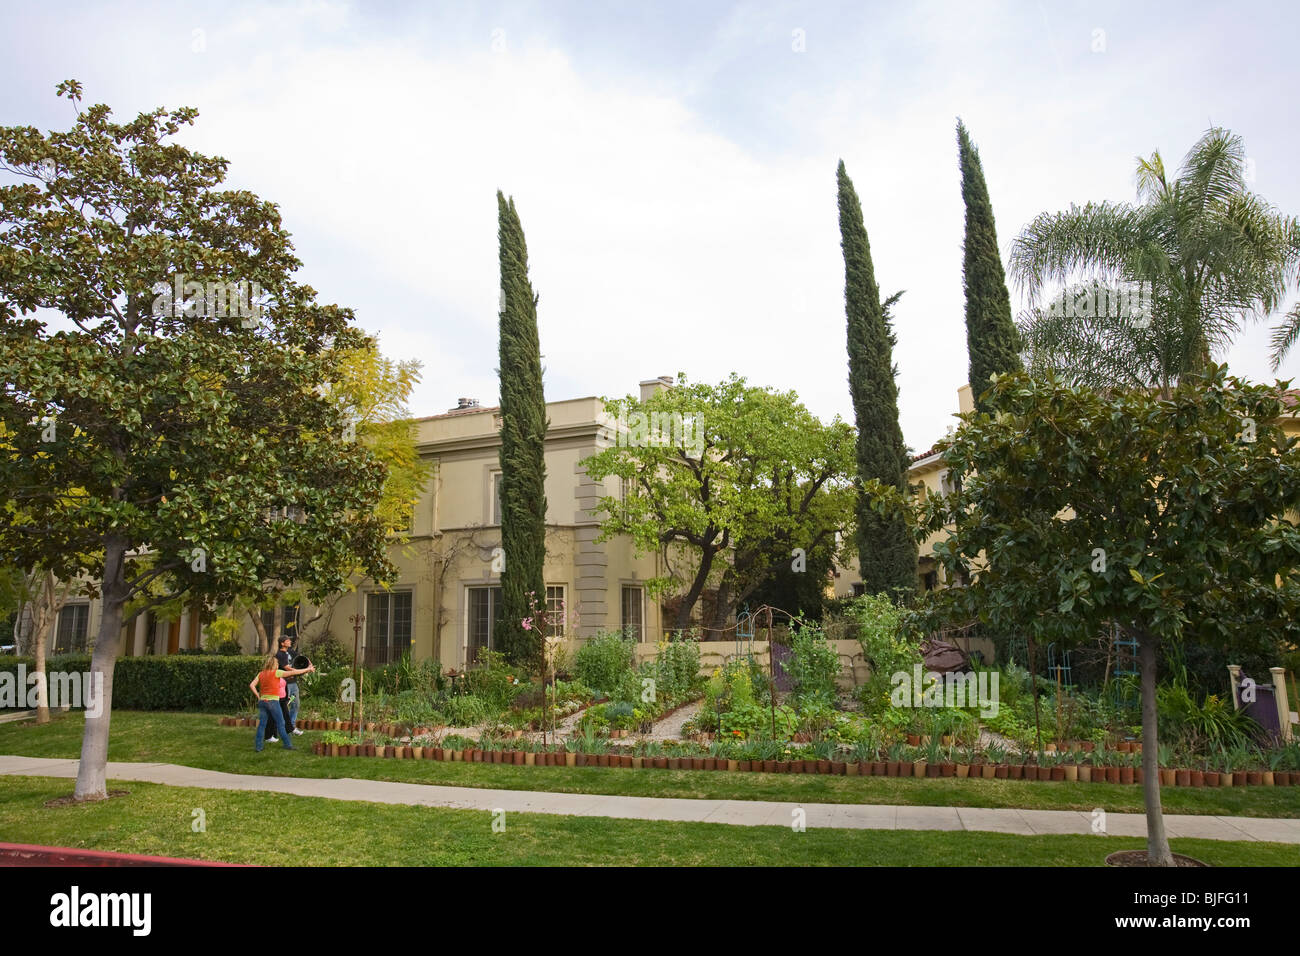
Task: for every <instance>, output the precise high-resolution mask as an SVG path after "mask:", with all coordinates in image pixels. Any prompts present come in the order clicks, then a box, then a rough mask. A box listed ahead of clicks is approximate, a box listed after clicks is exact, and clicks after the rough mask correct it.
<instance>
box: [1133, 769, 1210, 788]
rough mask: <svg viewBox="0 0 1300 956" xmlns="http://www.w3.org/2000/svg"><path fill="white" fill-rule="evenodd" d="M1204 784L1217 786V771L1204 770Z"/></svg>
mask: <svg viewBox="0 0 1300 956" xmlns="http://www.w3.org/2000/svg"><path fill="white" fill-rule="evenodd" d="M1141 782H1142V781H1141V780H1139V781H1138V783H1141ZM1205 785H1206V786H1207V787H1217V786H1219V775H1218V773H1216V772H1215V771H1213V770H1206V771H1205Z"/></svg>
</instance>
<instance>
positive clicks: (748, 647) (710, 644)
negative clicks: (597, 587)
mask: <svg viewBox="0 0 1300 956" xmlns="http://www.w3.org/2000/svg"><path fill="white" fill-rule="evenodd" d="M966 643H967V642H966V641H965V640H963V641H962V646H963V648H964V647H965V645H966ZM969 643H970V649H971V650H972V651H981V652H982V653H983V654H984V660H985V661H992V660H993V642H992V641H991V640H990V639H988V638H983V637H981V638H972V639H971V640H970V641H969ZM580 644H581V642H580V641H577V640H570V641H568V647H567V650H568V653H569V655H570V656H572V655H573V654H574V653H576V652H577V649H578V647H579V646H580ZM831 644H832V645H833V646H834V647H835V651H836V653H837V654H839V656H840V681H839V682H840V686H842V687H856V686H857V685H859V684H861V683H862V682H863V681H865V680H866V679H867V676H868V675H869V674H870V672H871V669H870V668H869V667H868V666H867V664H866V661H864V660H863V659H862V645H861V644H859V643H858V642H857V641H831ZM768 647H769V644H768V642H767V641H753V642H752V643H751V642H749V641H741V642H740V643H739V644H737V642H736V641H700V673H701V674H711V673H713V671H714V669H715V668H718V667H721V666H722V665H723V664H725V663H726V662H727V661H729V660H731V659H732V658H736V657H745V656H746V655H748V654H750V653H752V654H753V655H754V657H755V658H756V659H757V660H758V663H759V664H760V665H761V666H762V668H763V669H764V670H765V671H766V670H769V669H770V667H771V653H770V651H769V650H768ZM658 656H659V645H658V644H655V643H653V642H651V641H645V642H643V643H640V644H637V645H636V661H637V663H638V664H640V663H641V662H642V661H652V660H654V659H655V658H656V657H658Z"/></svg>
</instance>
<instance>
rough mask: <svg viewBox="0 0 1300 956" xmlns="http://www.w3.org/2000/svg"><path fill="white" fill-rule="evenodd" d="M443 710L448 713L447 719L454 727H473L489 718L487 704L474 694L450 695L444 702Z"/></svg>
mask: <svg viewBox="0 0 1300 956" xmlns="http://www.w3.org/2000/svg"><path fill="white" fill-rule="evenodd" d="M442 711H443V712H444V713H445V714H446V715H447V721H448V722H449V723H450V724H451V725H452V726H454V727H472V726H473V725H474V724H479V723H482V722H483V721H485V720H487V718H488V707H487V704H485V703H484V702H483V700H482V699H481V698H478V697H475V696H474V695H473V694H464V695H462V696H459V697H448V698H447V699H446V700H445V701H444V702H443V703H442Z"/></svg>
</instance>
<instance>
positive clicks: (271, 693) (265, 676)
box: [257, 668, 284, 700]
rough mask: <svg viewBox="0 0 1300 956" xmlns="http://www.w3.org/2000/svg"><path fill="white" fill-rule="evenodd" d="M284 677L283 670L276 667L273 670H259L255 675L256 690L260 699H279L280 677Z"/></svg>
mask: <svg viewBox="0 0 1300 956" xmlns="http://www.w3.org/2000/svg"><path fill="white" fill-rule="evenodd" d="M282 677H284V671H282V670H280V669H279V668H276V669H275V670H273V671H260V672H259V673H258V675H257V690H258V693H259V694H260V695H261V698H262V700H279V699H280V678H282Z"/></svg>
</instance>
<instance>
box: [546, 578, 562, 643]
mask: <svg viewBox="0 0 1300 956" xmlns="http://www.w3.org/2000/svg"><path fill="white" fill-rule="evenodd" d="M546 636H547V637H563V636H564V585H562V584H559V585H550V584H548V585H547V586H546Z"/></svg>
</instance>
